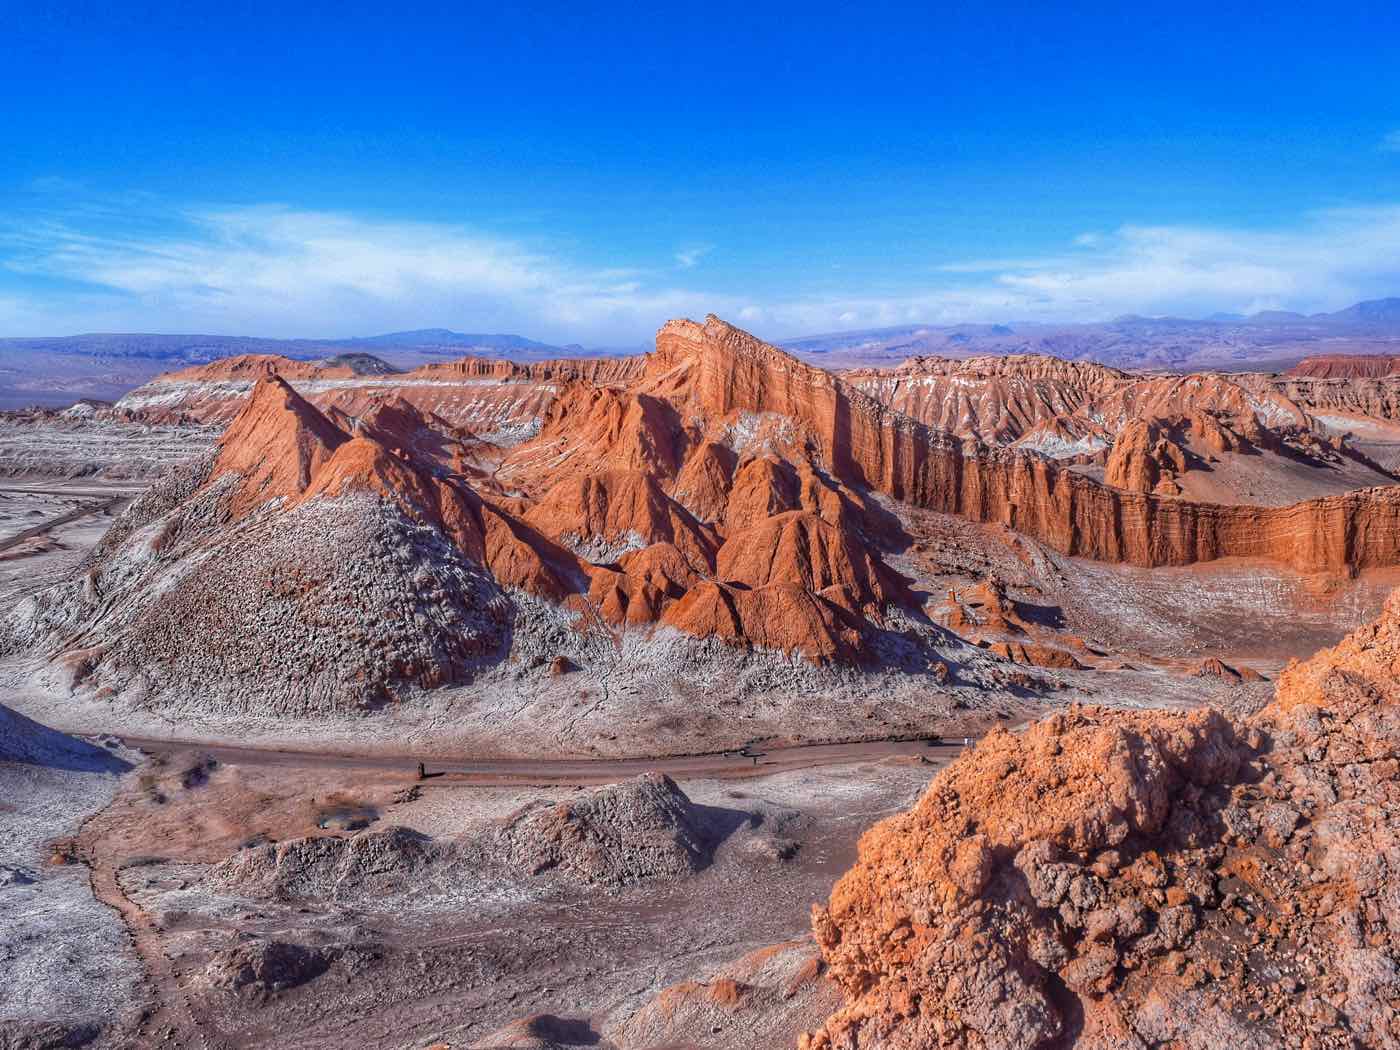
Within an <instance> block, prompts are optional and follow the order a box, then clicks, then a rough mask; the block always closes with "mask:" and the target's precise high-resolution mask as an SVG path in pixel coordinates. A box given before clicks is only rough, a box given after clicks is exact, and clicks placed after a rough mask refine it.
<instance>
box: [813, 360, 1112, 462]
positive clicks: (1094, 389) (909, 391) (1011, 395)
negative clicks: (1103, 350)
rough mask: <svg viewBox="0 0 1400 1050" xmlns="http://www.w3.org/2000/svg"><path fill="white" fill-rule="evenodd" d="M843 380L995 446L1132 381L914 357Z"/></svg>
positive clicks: (1061, 368) (1084, 369)
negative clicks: (892, 365)
mask: <svg viewBox="0 0 1400 1050" xmlns="http://www.w3.org/2000/svg"><path fill="white" fill-rule="evenodd" d="M841 378H842V379H844V380H846V381H847V382H848V383H850V384H851V385H852V386H854V387H855V388H856V389H858V390H860V391H862V392H863V393H866V394H869V395H870V396H871V397H873V398H875V399H876V400H877V401H880V402H881V403H883V404H885V405H887V406H888V407H890V408H892V409H894V410H895V411H896V412H900V413H902V414H903V415H906V416H909V417H910V418H912V419H917V420H918V421H919V422H920V423H924V424H926V425H927V426H930V427H933V428H935V429H938V430H946V431H948V432H949V433H952V434H956V435H958V436H959V437H976V438H980V439H981V440H982V441H985V442H987V443H988V444H992V445H1003V444H1010V443H1012V442H1014V441H1016V440H1017V439H1018V438H1020V437H1022V436H1023V435H1025V434H1027V433H1028V432H1029V431H1031V430H1032V429H1033V428H1035V427H1036V426H1037V425H1038V424H1043V423H1046V422H1048V421H1050V420H1054V419H1056V418H1058V417H1060V416H1066V415H1070V414H1071V413H1073V412H1075V411H1077V410H1078V409H1080V408H1081V407H1082V406H1084V405H1086V404H1088V403H1090V402H1092V401H1094V400H1095V399H1097V398H1100V397H1103V396H1105V395H1107V394H1109V393H1111V392H1112V391H1114V390H1117V389H1118V388H1120V387H1122V386H1126V385H1128V384H1130V383H1132V382H1133V377H1132V376H1131V375H1129V374H1128V373H1127V372H1120V371H1119V370H1118V369H1116V368H1107V367H1105V366H1103V365H1097V364H1092V363H1090V362H1086V361H1065V360H1061V359H1060V358H1057V357H1048V356H1043V355H1039V354H1008V355H1007V356H1005V357H974V358H971V359H968V360H965V361H956V360H950V359H948V358H940V357H913V358H910V359H909V360H908V361H905V362H904V363H903V364H902V365H900V366H899V367H898V368H888V369H877V368H866V369H852V370H850V371H847V372H843V373H841Z"/></svg>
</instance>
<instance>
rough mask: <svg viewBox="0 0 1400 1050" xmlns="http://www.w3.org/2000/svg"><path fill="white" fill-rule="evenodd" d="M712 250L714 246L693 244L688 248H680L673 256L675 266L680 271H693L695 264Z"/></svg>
mask: <svg viewBox="0 0 1400 1050" xmlns="http://www.w3.org/2000/svg"><path fill="white" fill-rule="evenodd" d="M713 250H714V246H713V245H710V244H695V245H691V246H690V247H689V248H681V249H680V250H679V251H677V252H676V254H675V260H676V265H677V266H679V267H680V268H681V269H682V270H690V269H693V268H694V267H695V264H696V263H698V262H699V261H700V260H701V259H703V258H704V257H705V256H707V255H709V254H710V252H711V251H713Z"/></svg>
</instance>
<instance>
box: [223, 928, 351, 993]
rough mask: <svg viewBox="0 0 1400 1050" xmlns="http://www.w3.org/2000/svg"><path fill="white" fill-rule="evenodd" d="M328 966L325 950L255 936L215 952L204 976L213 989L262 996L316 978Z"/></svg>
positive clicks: (327, 956) (327, 954)
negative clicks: (250, 939)
mask: <svg viewBox="0 0 1400 1050" xmlns="http://www.w3.org/2000/svg"><path fill="white" fill-rule="evenodd" d="M329 965H330V959H329V953H328V952H327V951H326V950H325V949H321V948H310V947H307V946H305V945H301V944H293V943H290V942H287V941H275V940H265V939H258V940H253V941H249V942H246V943H243V944H238V945H235V946H234V947H232V948H225V949H221V950H219V951H217V952H215V953H214V956H213V958H212V959H211V960H210V962H209V965H208V967H207V968H206V969H205V972H204V978H205V980H207V981H208V982H209V983H210V984H211V985H212V986H214V987H215V988H227V989H229V990H230V991H233V992H237V993H239V994H241V995H246V996H249V997H263V996H267V995H269V994H271V993H273V992H280V991H285V990H286V989H288V988H295V987H297V985H301V984H305V983H306V982H307V981H312V980H315V979H316V978H317V977H319V976H321V974H323V973H325V972H326V969H327V968H328V967H329Z"/></svg>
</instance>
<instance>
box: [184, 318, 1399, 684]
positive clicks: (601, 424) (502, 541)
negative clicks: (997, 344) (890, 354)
mask: <svg viewBox="0 0 1400 1050" xmlns="http://www.w3.org/2000/svg"><path fill="white" fill-rule="evenodd" d="M276 360H277V359H267V358H245V359H236V360H234V361H232V362H220V363H219V364H218V365H217V366H205V368H204V370H203V371H201V372H200V375H203V376H204V377H205V378H206V379H208V378H209V377H211V376H215V375H221V376H223V377H224V378H225V379H234V378H238V377H246V376H253V375H256V376H258V377H259V378H258V379H257V381H256V384H255V385H254V386H253V388H252V391H251V393H250V395H249V396H248V398H247V400H246V402H245V403H244V404H243V407H242V409H241V411H240V412H239V414H238V416H237V418H236V419H234V421H233V422H232V424H231V425H230V427H229V429H228V430H227V432H226V433H225V435H224V437H223V439H222V440H221V442H220V447H219V452H218V457H217V460H216V463H215V467H214V471H213V474H212V478H213V480H214V481H215V482H218V481H219V479H221V478H224V477H226V476H233V477H234V479H235V480H234V482H233V483H232V484H233V487H234V497H233V503H232V508H233V512H234V513H235V514H236V515H244V514H248V513H252V512H254V511H256V510H258V509H259V508H260V507H262V506H263V505H264V504H266V503H268V502H269V501H271V500H273V499H280V500H282V501H283V504H284V505H285V506H287V507H292V506H303V505H305V504H307V503H308V502H310V501H313V500H315V499H318V498H321V497H327V498H332V497H336V496H338V495H341V494H344V493H346V492H351V491H354V492H370V493H373V494H374V495H376V496H378V497H380V498H381V499H383V500H386V501H389V502H391V503H393V504H394V505H396V506H397V507H399V508H400V509H401V510H402V511H403V512H404V513H406V514H408V515H409V516H410V517H412V518H413V519H415V520H417V521H420V522H423V523H425V524H430V525H432V526H434V527H436V528H438V529H440V530H441V531H442V532H443V533H444V534H445V535H446V536H447V537H448V538H449V539H450V540H451V542H452V543H453V544H455V545H456V546H457V547H458V549H460V550H461V551H462V552H463V553H464V554H466V555H467V556H468V557H469V558H471V559H472V560H474V561H475V562H477V563H479V564H481V565H483V566H485V567H486V568H488V569H489V570H490V572H491V573H492V575H494V576H495V577H496V579H497V581H498V582H499V583H501V584H504V585H506V586H509V587H518V588H521V589H524V590H526V591H528V592H530V593H532V594H536V595H539V596H542V597H545V598H548V599H550V600H552V601H555V602H562V603H568V602H573V603H575V605H577V603H578V602H584V603H586V605H588V606H591V607H592V613H590V616H591V615H593V613H596V618H597V619H599V620H601V621H602V622H604V623H608V624H612V625H615V626H622V625H632V626H655V625H666V626H669V627H673V628H677V629H679V630H682V631H685V632H688V633H691V634H695V635H698V636H701V637H715V638H719V639H723V640H725V641H727V642H730V643H732V644H734V645H740V646H754V647H759V648H764V649H776V650H781V651H785V652H797V653H802V654H804V655H806V656H807V657H808V658H810V659H812V660H815V661H818V662H824V661H828V660H852V659H854V658H855V654H856V653H857V652H858V651H859V649H860V641H861V636H862V632H864V631H865V630H866V629H867V628H869V627H870V625H871V624H879V623H880V622H881V620H882V618H883V616H884V614H885V610H887V609H888V608H889V607H891V606H908V604H909V601H910V599H909V595H908V592H907V590H906V585H905V581H904V580H903V579H902V578H901V577H900V576H899V575H898V574H897V573H895V572H894V571H893V570H892V569H890V568H889V566H888V565H887V564H886V562H885V560H884V559H885V557H886V555H887V553H888V552H889V551H891V550H897V549H899V543H900V540H899V537H898V534H897V523H895V521H894V516H893V515H891V514H890V512H889V511H888V510H887V509H885V507H884V506H882V505H879V501H878V500H877V499H876V498H875V497H879V499H883V500H885V501H886V503H888V501H890V500H893V501H897V502H903V503H906V504H909V505H912V506H914V507H919V508H925V509H929V510H934V511H942V512H946V513H951V514H958V515H962V516H964V517H967V518H970V519H972V520H974V521H978V522H989V523H999V524H1003V525H1006V526H1009V527H1011V528H1012V529H1015V530H1017V531H1020V532H1023V533H1025V534H1027V535H1029V536H1032V537H1034V538H1036V539H1038V540H1040V541H1042V542H1043V543H1045V544H1047V545H1049V546H1050V547H1052V548H1054V549H1056V550H1059V551H1061V552H1063V553H1065V554H1072V555H1083V556H1087V557H1090V558H1096V559H1100V560H1105V561H1122V562H1129V563H1132V564H1135V565H1143V566H1155V565H1187V564H1191V563H1193V562H1197V561H1206V560H1211V559H1215V558H1221V557H1230V556H1238V557H1262V558H1271V559H1275V560H1277V561H1280V562H1283V563H1285V564H1288V565H1291V566H1293V567H1295V568H1297V569H1300V570H1303V571H1308V572H1332V573H1338V574H1348V573H1354V572H1355V571H1357V570H1359V569H1365V568H1370V567H1376V566H1388V565H1394V564H1396V563H1397V562H1400V488H1384V489H1371V490H1361V491H1354V492H1350V493H1347V494H1346V495H1342V496H1335V497H1329V498H1327V499H1322V500H1314V501H1310V502H1306V503H1300V504H1296V505H1294V506H1291V507H1284V508H1261V507H1233V506H1232V507H1225V506H1217V505H1212V504H1202V503H1193V502H1191V501H1189V500H1185V499H1180V498H1171V497H1165V496H1161V495H1158V493H1160V492H1162V491H1165V487H1166V486H1167V485H1168V484H1169V482H1170V474H1171V472H1172V471H1173V470H1178V469H1181V466H1182V464H1181V456H1182V455H1183V453H1181V451H1180V449H1179V447H1178V446H1177V445H1176V444H1174V443H1173V441H1172V440H1169V437H1168V435H1167V434H1166V432H1165V431H1164V430H1162V429H1161V428H1160V427H1159V425H1158V424H1156V423H1142V424H1132V425H1131V426H1129V427H1128V430H1127V431H1126V432H1125V434H1123V435H1120V436H1119V438H1118V445H1117V446H1116V447H1115V449H1114V453H1113V458H1112V459H1111V460H1110V463H1109V472H1108V473H1109V480H1110V482H1112V485H1110V486H1105V485H1102V484H1099V483H1097V482H1095V481H1093V480H1092V479H1090V478H1088V477H1085V476H1083V475H1082V474H1079V473H1075V472H1073V471H1069V470H1066V469H1063V468H1061V467H1059V466H1057V465H1055V464H1054V463H1052V462H1050V461H1048V460H1047V459H1045V458H1044V457H1042V456H1039V455H1034V454H1026V453H1020V452H1017V451H1014V450H1008V449H996V450H990V449H988V448H987V447H985V446H983V445H981V444H980V443H979V442H977V441H976V440H975V439H974V440H968V441H964V440H962V439H960V438H957V437H954V436H951V435H949V434H947V433H945V432H942V431H938V430H933V429H930V428H929V427H927V426H925V425H924V424H922V423H920V422H918V421H916V420H914V419H911V418H910V417H908V416H906V415H903V414H901V413H899V412H897V411H894V410H893V409H891V408H890V407H888V406H887V405H886V404H883V403H881V401H879V400H877V399H876V398H874V397H872V396H870V395H868V394H867V393H865V392H863V391H862V390H861V389H860V388H859V387H858V386H857V385H856V384H855V383H853V382H852V381H850V380H848V379H846V378H842V377H841V376H837V375H833V374H832V373H829V372H826V371H823V370H822V369H819V368H816V367H814V366H812V365H809V364H806V363H804V362H802V361H800V360H798V359H796V358H794V357H792V356H791V355H789V354H786V353H784V352H783V351H781V350H778V349H777V348H775V347H772V346H769V345H767V344H765V343H762V342H761V341H759V340H757V339H755V338H754V337H753V336H751V335H749V334H747V333H745V332H743V331H740V330H739V329H737V328H734V327H732V326H730V325H728V324H726V323H724V322H723V321H721V320H719V319H718V318H714V317H710V318H708V319H707V320H706V321H705V323H704V324H697V323H695V322H693V321H672V322H670V323H668V324H667V325H665V326H664V327H663V328H662V329H661V331H660V332H659V333H658V336H657V342H656V350H655V352H654V353H652V354H650V355H648V356H646V357H645V358H635V359H611V360H597V361H586V362H567V361H560V362H546V363H544V364H541V365H533V366H529V367H528V368H526V367H524V366H518V365H512V364H509V363H506V362H489V361H484V360H480V359H466V360H463V361H459V362H453V363H451V364H444V365H435V366H431V367H430V368H426V369H419V370H418V371H417V372H414V373H407V374H404V375H396V376H390V377H387V378H386V377H373V379H374V382H380V381H384V382H396V383H401V384H402V385H401V386H400V387H399V388H396V389H394V390H389V389H387V388H386V389H378V390H377V392H376V393H374V394H373V396H372V397H371V396H369V395H367V394H364V393H362V392H361V393H355V391H356V390H359V389H360V388H358V387H346V388H344V389H342V388H339V387H334V386H330V387H325V388H324V389H323V388H319V387H318V388H317V389H318V390H320V393H318V394H316V395H315V396H316V397H317V398H318V399H320V400H321V403H323V404H326V405H327V406H328V407H327V410H326V411H325V412H322V411H320V410H319V409H318V408H317V407H316V405H315V404H313V403H312V400H311V399H309V398H307V397H303V396H301V395H299V394H298V393H297V392H296V391H295V390H294V389H293V388H292V386H291V385H289V384H288V382H286V381H285V380H283V379H282V378H281V377H280V376H277V375H269V374H267V371H268V369H269V368H271V367H274V365H276ZM1047 360H1049V359H1027V360H1024V361H1017V360H1011V361H1003V362H1000V363H991V362H982V363H980V364H978V365H977V366H976V367H977V368H979V369H981V370H982V371H984V372H988V373H994V372H1001V373H1005V375H1007V376H1016V375H1021V379H1019V380H1017V382H1021V381H1023V380H1024V382H1026V383H1029V384H1030V387H1029V389H1032V390H1033V389H1036V388H1037V387H1036V384H1041V383H1045V382H1050V381H1051V380H1054V381H1055V382H1062V383H1070V384H1071V385H1073V384H1078V386H1076V387H1075V389H1078V390H1080V394H1077V395H1074V396H1075V397H1081V396H1082V397H1083V398H1086V399H1087V398H1089V397H1090V396H1091V394H1092V395H1093V396H1094V397H1096V398H1097V400H1096V401H1095V402H1094V403H1095V404H1099V405H1102V404H1109V403H1111V404H1114V405H1118V406H1119V410H1121V411H1122V412H1132V411H1136V410H1137V409H1138V408H1141V407H1142V406H1150V407H1151V411H1153V412H1158V413H1161V412H1166V411H1168V410H1171V411H1177V410H1179V409H1181V408H1182V406H1184V405H1186V404H1187V403H1188V401H1189V396H1188V395H1189V394H1190V393H1191V391H1192V390H1193V389H1195V388H1193V387H1192V386H1191V384H1189V383H1185V382H1183V381H1179V380H1150V381H1144V382H1134V381H1132V380H1131V377H1128V376H1125V375H1123V374H1120V373H1116V372H1113V371H1112V370H1105V369H1100V368H1098V367H1097V366H1087V365H1071V364H1068V363H1065V362H1060V363H1058V364H1056V365H1054V366H1052V365H1050V364H1047V363H1046V361H1047ZM1062 366H1063V367H1062ZM278 367H280V366H278ZM316 367H319V366H310V365H304V366H303V365H297V366H296V367H295V368H293V367H292V366H291V365H290V364H289V365H288V370H289V371H292V372H295V373H296V374H298V375H300V376H302V377H304V378H305V377H308V376H309V377H311V379H317V380H319V379H325V378H326V377H325V376H322V375H320V374H319V373H316V372H315V368H316ZM968 367H971V366H970V365H969V366H968ZM961 368H962V366H961V365H960V366H959V367H958V368H952V367H951V366H949V367H948V368H946V369H945V368H943V366H941V365H940V366H938V368H934V367H933V366H931V365H928V364H927V363H924V364H918V365H917V366H911V368H910V374H911V375H921V374H924V373H928V374H930V375H933V376H934V377H935V378H936V377H938V376H944V377H945V378H946V377H947V376H952V377H953V378H956V377H957V376H958V375H959V374H960V372H959V369H961ZM940 369H941V371H940ZM195 371H199V370H195ZM1022 373H1024V374H1022ZM190 374H193V373H190ZM190 374H185V378H186V379H189V378H190ZM451 376H456V377H458V378H461V379H463V380H464V381H468V382H477V381H478V380H480V381H482V382H489V383H494V382H496V381H498V380H500V381H509V382H515V381H517V380H518V381H522V382H527V383H533V384H536V386H535V389H537V390H542V387H541V386H540V384H544V385H547V386H549V388H550V392H549V393H548V394H547V395H545V394H543V393H541V394H540V399H537V400H536V401H534V402H532V404H533V405H534V408H532V409H531V411H536V412H538V418H537V419H536V421H535V424H534V425H535V427H536V428H537V430H538V432H537V433H533V432H532V433H533V436H530V435H529V434H527V435H526V436H525V437H524V438H523V439H521V440H515V441H513V443H510V444H509V447H506V446H504V445H503V446H496V445H488V444H486V443H483V442H481V441H479V440H477V439H476V438H475V437H473V436H472V432H471V430H470V428H463V427H461V426H459V425H458V423H457V422H456V421H454V417H453V415H452V413H453V411H459V414H460V406H459V408H458V409H454V407H453V403H452V402H451V400H450V398H449V399H447V400H443V399H442V398H440V397H439V398H437V400H434V399H433V397H437V395H433V397H428V396H427V395H426V394H423V393H422V391H424V390H427V391H430V392H431V391H433V390H438V389H439V388H438V387H437V386H435V385H434V383H435V382H436V379H442V378H444V377H451ZM361 378H363V377H361ZM311 379H308V381H311ZM357 381H358V380H357ZM415 384H418V385H415ZM1199 386H1200V384H1197V387H1199ZM1206 386H1207V387H1208V388H1209V389H1208V391H1207V392H1208V395H1209V396H1208V397H1207V400H1209V401H1210V403H1211V404H1212V405H1214V406H1215V407H1216V408H1217V409H1219V410H1220V411H1225V410H1226V409H1228V408H1230V406H1232V405H1235V403H1236V401H1237V400H1238V401H1240V403H1243V402H1244V401H1246V400H1248V398H1247V396H1246V394H1245V393H1244V392H1243V390H1242V389H1241V388H1240V387H1238V386H1234V385H1231V384H1228V383H1224V382H1223V381H1221V382H1220V383H1218V384H1215V385H1210V384H1206ZM454 389H458V390H460V389H462V388H454ZM466 389H472V388H470V387H469V388H466ZM488 389H493V390H494V389H495V388H494V387H488ZM1057 389H1058V388H1057ZM345 390H350V392H351V394H348V395H345V396H346V397H349V398H350V400H347V401H344V403H342V402H341V401H340V400H337V398H340V397H341V395H342V394H344V391H345ZM337 391H340V393H337ZM1196 392H1197V393H1198V394H1199V390H1197V391H1196ZM351 395H353V396H351ZM453 396H456V395H453ZM492 396H493V397H494V396H496V395H494V394H493V395H492ZM1065 396H1066V397H1069V395H1065ZM1073 400H1074V398H1072V397H1071V398H1069V401H1066V402H1064V404H1066V405H1067V404H1069V403H1070V401H1073ZM1085 403H1087V402H1085ZM1059 407H1063V406H1062V405H1061V402H1060V401H1054V402H1053V403H1051V404H1049V405H1047V406H1043V408H1044V412H1042V413H1041V414H1042V415H1044V413H1045V412H1049V411H1050V409H1051V408H1059ZM996 411H997V412H998V413H1008V412H1009V413H1011V415H1013V416H1014V417H1015V419H1014V420H1011V421H1009V422H1008V421H1003V422H1005V424H1006V426H1009V427H1011V428H1012V429H1016V428H1022V427H1024V426H1027V425H1030V424H1031V423H1032V422H1033V420H1034V419H1035V418H1038V417H1037V416H1036V413H1035V412H1032V411H1031V410H1030V409H1026V410H1025V411H1022V410H1021V409H1019V408H1018V409H1016V410H1015V411H1014V412H1013V411H1012V410H1011V409H1009V408H1006V407H1005V406H1002V408H998V409H996ZM494 418H495V417H492V419H494ZM511 418H514V417H511ZM988 418H989V417H988ZM1009 418H1010V417H1008V419H1009ZM1184 418H1185V423H1184V424H1183V425H1186V426H1189V427H1190V428H1191V430H1192V432H1193V433H1196V434H1197V435H1198V437H1199V438H1200V440H1201V441H1202V442H1204V444H1205V445H1206V446H1207V447H1216V446H1219V447H1220V448H1222V449H1223V448H1226V447H1234V446H1235V445H1238V444H1240V443H1247V442H1248V441H1249V440H1250V438H1249V436H1248V435H1247V434H1244V433H1242V432H1241V431H1240V430H1237V429H1235V425H1234V424H1233V423H1228V421H1226V422H1222V420H1225V418H1226V417H1224V416H1221V417H1217V416H1216V415H1214V414H1211V413H1207V412H1204V411H1201V410H1194V414H1191V415H1188V416H1186V417H1184ZM1251 418H1252V417H1251ZM1241 427H1242V428H1243V425H1241ZM1243 429H1247V428H1243ZM483 449H489V456H488V457H487V458H483V455H485V453H483ZM1115 485H1116V486H1117V487H1113V486H1115ZM1124 490H1132V491H1124ZM1007 623H1008V625H1009V621H1007ZM1008 630H1010V627H1009V626H1008ZM1011 633H1014V632H1011ZM1004 655H1008V656H1010V657H1011V658H1012V659H1015V660H1020V661H1023V662H1029V663H1040V664H1042V665H1049V666H1063V667H1072V666H1076V665H1077V661H1075V660H1074V658H1073V657H1072V656H1069V654H1067V653H1063V652H1062V651H1060V650H1052V649H1045V647H1043V646H1040V645H1039V644H1038V643H1034V642H1028V643H1026V644H1019V647H1018V648H1016V649H1015V650H1014V651H1013V650H1011V649H1010V648H1007V651H1006V653H1005V654H1004Z"/></svg>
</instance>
